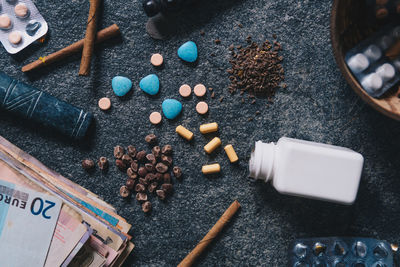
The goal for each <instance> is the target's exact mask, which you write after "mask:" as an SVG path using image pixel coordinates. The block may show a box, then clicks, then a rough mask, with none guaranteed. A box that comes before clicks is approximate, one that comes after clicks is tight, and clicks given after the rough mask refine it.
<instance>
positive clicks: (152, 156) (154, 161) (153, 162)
mask: <svg viewBox="0 0 400 267" xmlns="http://www.w3.org/2000/svg"><path fill="white" fill-rule="evenodd" d="M146 159H147V161H148V162H150V163H152V164H156V163H157V160H156V157H155V156H154V155H153V154H147V155H146Z"/></svg>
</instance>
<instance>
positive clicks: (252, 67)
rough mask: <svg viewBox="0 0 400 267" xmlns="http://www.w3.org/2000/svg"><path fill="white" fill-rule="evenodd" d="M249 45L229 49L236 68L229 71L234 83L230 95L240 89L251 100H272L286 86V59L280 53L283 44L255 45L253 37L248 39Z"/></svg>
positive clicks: (230, 88) (232, 62)
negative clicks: (256, 98)
mask: <svg viewBox="0 0 400 267" xmlns="http://www.w3.org/2000/svg"><path fill="white" fill-rule="evenodd" d="M274 38H276V36H274ZM247 42H248V44H249V45H248V46H247V47H244V48H242V46H240V45H239V46H236V47H235V46H234V45H231V46H230V47H229V50H230V51H231V53H232V54H231V59H230V60H229V62H230V63H231V65H232V68H231V69H228V70H227V72H228V73H229V74H230V76H229V79H230V81H231V85H230V86H229V92H230V93H231V94H233V93H234V92H236V91H238V90H239V91H240V94H241V95H242V94H243V93H244V92H247V93H248V94H249V97H250V98H254V97H255V96H257V97H266V98H267V99H268V100H269V101H271V99H272V97H273V96H274V94H275V90H276V89H277V88H278V87H280V86H281V87H286V85H285V84H281V83H282V81H283V80H284V79H285V74H284V70H283V67H282V65H281V62H282V60H283V57H282V56H279V54H278V52H279V51H280V50H282V48H281V45H280V43H278V42H277V41H273V43H271V42H270V41H268V40H267V41H265V42H264V43H263V44H262V45H261V46H259V45H258V44H257V43H255V42H252V40H251V36H248V37H247ZM253 101H254V102H255V100H253ZM254 102H253V103H254Z"/></svg>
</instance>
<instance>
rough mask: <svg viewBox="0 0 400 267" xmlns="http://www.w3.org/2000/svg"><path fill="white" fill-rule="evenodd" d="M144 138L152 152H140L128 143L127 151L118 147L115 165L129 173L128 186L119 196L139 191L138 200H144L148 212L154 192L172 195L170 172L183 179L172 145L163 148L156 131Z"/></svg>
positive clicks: (161, 194)
mask: <svg viewBox="0 0 400 267" xmlns="http://www.w3.org/2000/svg"><path fill="white" fill-rule="evenodd" d="M145 141H146V142H147V143H148V144H149V145H151V147H152V149H151V152H150V153H147V152H146V151H145V150H142V151H137V150H136V147H134V146H128V147H127V149H126V150H125V149H124V148H123V147H121V146H116V147H115V148H114V157H115V159H116V160H115V164H116V166H117V167H118V168H119V169H120V170H121V171H124V172H126V174H127V176H128V178H127V180H126V183H125V185H123V186H122V187H121V188H120V195H121V196H122V197H128V196H130V195H131V193H133V192H136V200H137V201H138V202H139V203H142V210H143V211H144V212H146V213H147V212H149V211H150V210H151V208H152V205H151V202H150V200H149V196H150V195H151V194H155V195H157V196H158V198H159V199H161V200H164V199H165V198H166V197H167V196H169V195H171V193H172V191H173V185H172V177H171V172H172V174H173V175H174V176H175V178H176V179H181V177H182V170H181V168H179V167H178V166H173V160H172V146H171V145H165V146H163V147H162V148H161V147H160V146H158V145H157V137H156V136H155V135H154V134H149V135H147V136H146V138H145Z"/></svg>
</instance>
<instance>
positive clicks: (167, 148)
mask: <svg viewBox="0 0 400 267" xmlns="http://www.w3.org/2000/svg"><path fill="white" fill-rule="evenodd" d="M161 153H163V154H164V155H171V154H172V146H171V145H165V146H163V148H162V150H161Z"/></svg>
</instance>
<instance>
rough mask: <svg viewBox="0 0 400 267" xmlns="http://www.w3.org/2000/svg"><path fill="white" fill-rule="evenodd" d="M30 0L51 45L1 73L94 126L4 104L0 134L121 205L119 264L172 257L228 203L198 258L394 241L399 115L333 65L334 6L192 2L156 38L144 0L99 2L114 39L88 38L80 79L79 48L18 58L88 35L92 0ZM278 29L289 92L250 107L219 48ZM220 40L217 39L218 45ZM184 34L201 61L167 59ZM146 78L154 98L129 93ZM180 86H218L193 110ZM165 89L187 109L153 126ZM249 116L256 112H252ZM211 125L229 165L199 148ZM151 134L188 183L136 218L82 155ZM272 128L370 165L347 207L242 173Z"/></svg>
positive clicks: (107, 151) (260, 259)
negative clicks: (91, 43)
mask: <svg viewBox="0 0 400 267" xmlns="http://www.w3.org/2000/svg"><path fill="white" fill-rule="evenodd" d="M34 2H35V3H36V5H37V7H38V9H39V10H40V11H41V13H42V14H43V16H44V17H45V18H46V20H47V22H48V24H49V29H50V32H49V38H48V41H46V42H45V43H44V44H35V45H32V46H30V47H29V48H27V49H26V50H24V51H23V52H21V53H20V54H17V55H15V56H12V55H9V54H7V53H6V51H5V50H4V49H3V48H1V49H0V64H1V66H2V68H3V70H4V71H5V72H6V73H7V74H8V75H10V76H12V77H14V78H17V79H19V80H21V81H25V82H27V83H29V84H31V85H33V86H35V87H37V88H39V89H42V90H43V91H46V92H48V93H50V94H51V95H53V96H55V97H58V98H60V99H62V100H65V101H67V102H69V103H72V104H74V105H76V106H79V107H82V108H84V109H85V110H87V111H90V112H92V113H93V114H94V116H95V119H96V128H95V132H94V133H93V134H91V135H90V136H89V138H87V139H86V140H84V141H83V142H74V141H71V140H68V139H67V138H64V137H62V136H60V135H58V134H57V133H53V132H52V131H49V130H47V129H43V128H41V127H36V125H32V124H30V123H26V121H21V120H20V119H18V118H15V117H11V116H9V115H8V114H4V113H1V115H0V124H1V127H0V135H1V136H3V137H5V138H6V139H8V140H9V141H11V142H12V143H14V144H15V145H17V146H18V147H20V148H21V149H23V150H25V151H26V152H28V153H30V154H31V155H33V156H34V157H36V158H37V159H39V160H40V161H42V162H43V163H44V164H45V165H47V166H48V167H50V168H52V169H54V170H56V171H58V172H59V173H61V174H62V175H64V176H65V177H67V178H69V179H71V180H72V181H75V182H77V183H79V184H80V185H82V186H84V187H86V188H87V189H89V190H91V191H93V192H94V193H96V194H98V195H99V196H101V197H103V198H104V199H105V200H106V201H107V202H109V203H111V204H112V205H114V206H115V207H116V209H117V210H118V212H119V213H120V214H121V215H122V216H123V217H125V218H126V219H127V220H128V222H129V223H131V224H132V225H133V229H132V235H133V242H134V243H135V245H136V248H135V250H134V252H133V253H132V255H131V256H130V258H129V260H128V261H127V263H126V265H125V266H133V265H137V266H173V265H177V264H178V263H179V262H180V260H181V259H183V258H184V256H185V255H186V254H187V253H188V252H189V251H190V250H191V249H192V248H194V246H195V245H196V244H197V242H198V241H199V240H200V239H201V238H202V237H203V236H204V235H205V234H206V233H207V231H208V230H209V229H210V228H211V226H212V225H214V223H215V222H216V221H217V219H218V218H219V217H220V215H221V214H222V213H223V211H224V210H225V209H226V208H227V207H228V206H229V204H230V203H231V202H232V201H233V200H235V199H237V200H239V202H240V203H241V205H242V208H241V210H240V212H239V213H238V214H237V215H236V216H235V218H234V220H233V221H232V222H231V223H230V224H229V225H228V227H226V228H225V229H224V230H223V232H222V233H221V235H220V236H219V237H218V238H217V239H216V240H214V242H213V243H212V245H211V246H210V247H209V248H208V249H207V251H206V252H205V253H204V254H203V255H202V256H201V258H200V259H199V261H198V264H199V265H200V266H228V265H230V266H245V265H246V266H247V265H248V266H250V265H251V266H254V265H258V266H284V265H285V264H286V262H287V259H286V253H287V247H288V245H289V243H290V242H291V241H292V240H293V239H295V238H297V237H311V236H367V237H375V238H380V239H385V240H388V241H392V242H398V241H400V231H398V222H399V219H400V217H399V204H400V194H399V193H398V192H399V189H400V179H399V178H400V167H399V166H400V140H399V136H400V128H399V124H398V122H396V121H394V120H391V119H389V118H387V117H385V116H383V115H381V114H379V113H378V112H376V111H375V110H373V109H372V108H371V107H369V106H368V105H367V104H365V103H364V102H363V101H362V100H361V99H360V98H359V97H358V96H357V95H356V94H355V93H354V92H353V91H352V90H351V89H350V87H349V86H348V85H347V84H346V82H345V80H344V78H343V77H342V75H341V73H340V72H339V70H338V68H337V66H336V64H335V60H334V57H333V54H332V49H331V43H330V32H329V16H330V8H331V4H332V3H331V1H329V0H324V1H322V0H318V1H316V0H314V1H313V0H302V1H296V0H282V1H274V0H241V1H239V0H235V1H234V0H204V1H198V2H199V3H198V4H197V5H196V6H195V7H194V8H192V9H190V10H187V11H185V12H183V13H182V14H181V16H180V17H179V18H178V21H179V23H178V25H179V26H178V30H177V32H176V34H175V35H174V36H172V37H171V38H170V39H168V40H165V41H159V40H153V39H151V38H150V37H149V36H148V35H147V34H146V31H145V23H146V21H147V18H146V16H145V15H144V13H143V11H142V9H141V6H140V3H139V1H117V0H104V1H103V9H102V12H101V14H100V18H101V19H100V21H99V27H100V28H104V27H106V26H109V25H111V24H113V23H117V24H118V25H119V26H120V28H121V31H122V38H120V39H117V40H112V41H109V42H106V43H104V44H101V45H99V46H97V48H96V50H95V53H94V58H93V62H92V69H91V75H90V76H89V77H79V76H78V70H79V63H80V55H75V56H71V57H69V58H68V59H66V60H64V61H62V62H59V63H57V64H55V65H53V66H51V67H47V68H45V69H42V70H41V71H38V72H34V73H30V74H24V73H22V72H21V70H20V69H21V67H22V66H23V65H24V64H26V63H29V62H30V61H32V60H35V59H37V58H39V57H40V56H44V55H46V54H48V53H50V52H54V51H56V50H57V49H59V48H62V47H64V46H66V45H68V44H70V43H71V42H73V41H76V40H79V39H81V38H83V36H84V32H85V22H86V20H87V13H88V8H89V1H87V0H72V1H46V0H36V1H34ZM239 24H242V25H243V28H240V27H239V26H238V25H239ZM201 30H204V32H205V35H204V36H201V35H200V31H201ZM273 34H276V35H277V36H278V40H279V41H280V42H281V44H282V46H283V51H282V55H283V57H284V62H283V66H284V68H285V75H286V80H285V82H286V84H287V88H286V89H282V90H279V91H278V92H277V94H276V96H275V98H274V103H273V104H270V105H267V102H266V100H265V99H259V100H257V101H256V103H255V104H253V105H252V104H250V102H249V101H248V100H247V98H246V95H245V99H246V102H245V103H241V98H242V97H241V96H240V95H238V94H236V95H230V94H229V93H228V90H227V87H228V85H229V80H228V75H227V73H226V71H225V70H226V69H227V68H228V67H229V61H228V60H229V57H230V55H229V50H228V47H229V45H231V44H235V45H239V44H242V45H244V44H245V43H246V42H245V39H246V37H247V36H248V35H251V36H252V37H253V40H255V41H256V42H259V43H261V42H262V41H264V40H265V39H272V35H273ZM217 38H218V39H220V40H221V44H219V45H217V44H215V42H214V40H215V39H217ZM187 40H193V41H195V42H196V43H197V45H198V47H199V61H198V64H197V65H196V66H188V65H186V64H183V63H182V62H181V61H180V60H179V59H178V58H177V56H176V50H177V48H178V47H179V45H180V44H182V43H183V42H185V41H187ZM155 52H159V53H161V54H163V55H164V58H165V66H164V68H163V69H161V70H157V69H155V68H154V67H152V66H151V65H150V63H149V59H150V56H151V54H152V53H155ZM212 53H215V55H216V56H215V57H213V56H211V54H212ZM150 73H156V74H157V75H159V77H160V80H161V92H160V93H159V95H157V96H156V97H149V96H147V95H145V94H144V93H143V92H141V91H140V90H139V89H138V84H139V80H140V78H141V77H144V76H145V75H147V74H150ZM115 75H124V76H127V77H129V78H130V79H131V80H132V81H133V83H134V90H133V93H131V94H130V95H129V96H128V97H125V98H123V99H120V98H118V97H117V96H115V95H114V94H113V92H112V89H111V79H112V78H113V77H114V76H115ZM183 83H188V84H190V85H192V86H194V85H195V84H197V83H203V84H205V85H206V86H207V87H212V88H213V89H214V92H215V95H216V97H215V99H211V97H210V93H208V95H207V96H206V98H205V101H207V102H208V104H209V106H210V112H209V114H208V115H206V116H203V117H202V116H200V115H198V114H197V113H196V112H195V105H196V103H197V102H198V101H199V100H198V99H197V98H196V97H192V98H190V99H188V100H182V99H181V98H180V96H179V94H178V88H179V86H180V85H181V84H183ZM104 96H107V97H109V98H111V101H112V104H113V107H112V109H111V111H110V112H102V111H100V110H99V108H98V107H97V101H98V100H99V98H101V97H104ZM221 97H224V99H223V101H222V102H220V101H219V99H220V98H221ZM165 98H176V99H179V100H182V103H183V105H184V111H183V113H182V115H181V116H180V117H179V118H178V119H176V120H173V121H167V120H166V119H164V120H163V123H162V125H161V126H159V127H155V126H153V125H151V124H150V123H149V121H148V116H149V114H150V112H152V111H160V109H161V103H162V100H163V99H165ZM256 111H260V113H261V114H260V115H258V116H256V114H255V113H256ZM249 118H253V120H251V121H249ZM212 121H216V122H218V123H219V125H220V132H219V136H220V137H221V139H222V142H223V143H224V144H227V143H231V144H233V145H234V147H235V149H236V151H237V153H238V155H239V158H240V163H239V164H238V165H236V166H235V165H231V164H230V163H229V162H228V160H227V158H226V155H225V153H224V151H223V150H222V149H219V150H218V151H217V152H216V153H214V154H213V155H212V156H207V155H205V153H204V151H203V149H202V147H203V146H204V144H205V143H206V142H207V140H208V139H209V137H204V136H202V135H201V134H200V133H199V131H198V127H199V125H200V124H202V123H205V122H212ZM179 124H182V125H185V126H186V127H187V128H189V129H191V130H193V131H194V133H195V141H194V142H193V143H191V144H188V143H187V142H185V141H184V140H182V139H181V138H180V137H179V136H177V135H176V133H175V127H176V126H177V125H179ZM148 133H155V134H156V135H157V136H158V137H159V140H160V144H172V145H173V146H174V161H175V164H176V165H179V166H181V167H182V169H183V172H184V179H183V180H182V182H175V185H174V186H175V187H174V190H175V191H174V194H173V195H172V196H171V197H170V198H169V199H168V200H167V201H166V202H160V201H159V200H157V199H156V198H154V197H151V201H152V203H153V211H152V213H151V214H150V215H145V214H144V213H143V212H142V211H141V207H140V205H138V203H137V202H136V200H134V199H132V200H128V201H127V200H124V199H122V198H121V197H120V196H119V195H118V191H119V188H120V186H121V185H122V184H124V182H125V179H126V178H125V175H124V174H123V173H121V172H120V171H118V170H117V169H116V168H115V166H112V168H111V169H110V171H109V172H108V173H106V174H102V173H101V172H100V171H99V170H98V169H97V170H96V171H95V172H94V173H91V174H88V173H86V172H85V171H83V170H82V168H81V167H80V164H81V160H82V159H85V158H92V159H97V158H99V157H100V156H106V157H108V158H110V159H111V158H112V157H113V156H112V155H113V152H112V151H113V147H114V146H115V145H123V146H127V145H129V144H134V145H136V146H137V147H138V148H143V149H146V148H147V145H146V144H145V143H144V137H145V136H146V135H147V134H148ZM281 136H289V137H294V138H300V139H306V140H312V141H317V142H323V143H328V144H335V145H340V146H344V147H348V148H351V149H354V150H355V151H358V152H360V153H362V154H363V155H364V157H365V166H364V172H363V176H362V179H361V184H360V188H359V193H358V197H357V200H356V202H355V204H354V205H352V206H342V205H337V204H330V203H325V202H320V201H314V200H307V199H303V198H298V197H290V196H285V195H281V194H279V193H277V192H276V191H275V190H274V189H273V187H272V186H271V185H270V184H264V183H263V182H254V181H253V180H252V179H249V178H247V174H248V171H247V162H248V159H249V154H250V151H251V147H252V145H253V143H254V142H255V141H257V140H263V141H268V142H272V141H277V140H278V139H279V138H280V137H281ZM210 162H219V163H220V164H221V167H222V173H221V174H220V175H219V176H218V177H212V178H210V177H205V176H203V175H202V174H201V172H200V170H201V166H202V165H203V164H206V163H210Z"/></svg>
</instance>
